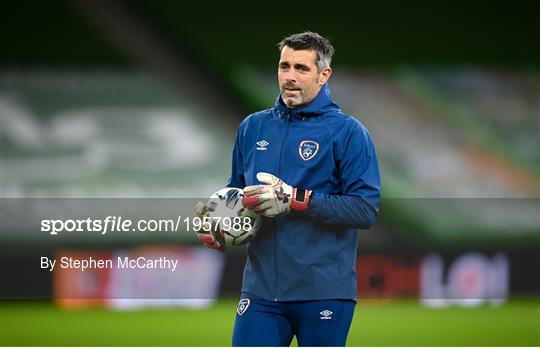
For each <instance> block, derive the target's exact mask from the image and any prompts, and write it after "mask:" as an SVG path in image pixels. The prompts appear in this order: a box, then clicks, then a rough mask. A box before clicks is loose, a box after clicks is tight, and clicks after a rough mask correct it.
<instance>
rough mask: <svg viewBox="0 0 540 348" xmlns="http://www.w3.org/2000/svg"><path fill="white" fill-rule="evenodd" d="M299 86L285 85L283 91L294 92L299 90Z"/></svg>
mask: <svg viewBox="0 0 540 348" xmlns="http://www.w3.org/2000/svg"><path fill="white" fill-rule="evenodd" d="M299 90H300V88H287V87H285V92H296V91H299Z"/></svg>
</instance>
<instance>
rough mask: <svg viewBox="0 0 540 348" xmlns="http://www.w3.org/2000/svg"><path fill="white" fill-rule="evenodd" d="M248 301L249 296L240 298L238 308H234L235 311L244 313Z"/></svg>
mask: <svg viewBox="0 0 540 348" xmlns="http://www.w3.org/2000/svg"><path fill="white" fill-rule="evenodd" d="M250 303H251V301H250V300H249V298H243V299H241V300H240V302H238V308H236V313H238V315H242V314H244V313H245V312H246V311H247V309H248V307H249V304H250Z"/></svg>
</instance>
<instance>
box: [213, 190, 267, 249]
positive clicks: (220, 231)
mask: <svg viewBox="0 0 540 348" xmlns="http://www.w3.org/2000/svg"><path fill="white" fill-rule="evenodd" d="M243 197H244V191H243V190H242V189H239V188H234V187H227V188H224V189H221V190H219V191H217V192H215V193H214V194H212V195H211V196H210V198H209V199H208V202H207V203H206V205H207V208H208V212H209V215H210V218H211V219H212V225H213V226H214V228H213V234H214V237H215V238H216V239H217V241H218V242H220V243H221V244H224V245H226V246H242V245H245V244H247V243H248V242H249V241H250V240H252V239H253V237H255V235H256V234H257V232H258V230H259V228H260V227H261V223H262V219H261V217H260V216H259V215H258V214H257V213H255V212H253V211H251V210H249V209H247V208H245V207H244V206H243V205H242V198H243Z"/></svg>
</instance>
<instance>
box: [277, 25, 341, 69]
mask: <svg viewBox="0 0 540 348" xmlns="http://www.w3.org/2000/svg"><path fill="white" fill-rule="evenodd" d="M277 46H278V48H279V51H280V52H281V51H282V50H283V47H285V46H288V47H290V48H292V49H293V50H314V51H315V53H317V67H318V68H319V71H321V70H322V69H325V68H329V67H330V63H332V56H333V55H334V51H335V50H334V47H333V46H332V44H331V43H330V40H328V39H327V38H325V37H323V36H321V35H319V34H318V33H314V32H311V31H304V32H302V33H297V34H291V35H289V36H287V37H285V38H284V39H283V40H281V41H280V42H279V43H278V44H277Z"/></svg>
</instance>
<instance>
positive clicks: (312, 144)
mask: <svg viewBox="0 0 540 348" xmlns="http://www.w3.org/2000/svg"><path fill="white" fill-rule="evenodd" d="M319 147H320V146H319V143H317V142H316V141H313V140H302V142H301V143H300V146H298V153H299V154H300V158H302V159H303V160H304V161H309V160H310V159H313V157H315V155H316V154H317V152H319Z"/></svg>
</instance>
